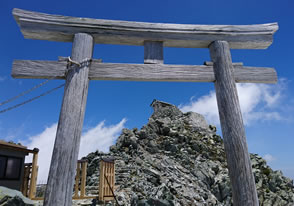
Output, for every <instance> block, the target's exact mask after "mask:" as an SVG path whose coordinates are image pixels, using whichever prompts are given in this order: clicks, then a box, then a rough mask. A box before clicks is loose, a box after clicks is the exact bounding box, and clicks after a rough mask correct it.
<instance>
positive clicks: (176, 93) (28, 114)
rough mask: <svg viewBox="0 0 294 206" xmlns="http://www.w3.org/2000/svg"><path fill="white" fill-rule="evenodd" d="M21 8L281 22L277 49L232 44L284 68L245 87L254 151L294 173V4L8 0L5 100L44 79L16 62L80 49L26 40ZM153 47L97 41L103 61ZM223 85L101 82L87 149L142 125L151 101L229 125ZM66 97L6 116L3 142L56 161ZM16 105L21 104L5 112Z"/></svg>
mask: <svg viewBox="0 0 294 206" xmlns="http://www.w3.org/2000/svg"><path fill="white" fill-rule="evenodd" d="M13 8H21V9H26V10H31V11H38V12H44V13H49V14H60V15H67V16H76V17H89V18H99V19H113V20H128V21H145V22H161V23H179V24H236V25H238V24H240V25H243V24H262V23H271V22H278V24H279V27H280V29H279V30H278V31H277V33H276V34H275V35H274V43H273V44H272V45H271V46H270V47H269V48H268V49H266V50H232V59H233V61H234V62H243V63H244V64H245V65H248V66H260V67H262V66H264V67H274V68H275V69H276V70H277V73H278V77H279V83H278V84H276V85H264V84H241V85H239V84H238V92H239V96H240V101H241V106H242V110H243V114H244V120H245V123H246V133H247V141H248V146H249V151H250V152H252V153H258V154H259V155H261V156H263V157H265V158H266V159H267V160H268V163H269V164H270V165H271V166H272V168H273V169H275V170H277V169H278V170H282V171H283V173H284V174H285V175H286V176H288V177H291V178H292V179H293V178H294V164H293V160H292V159H293V157H294V150H293V145H294V138H293V132H292V130H293V126H294V122H293V121H294V119H293V112H294V106H293V105H294V97H293V92H292V91H293V89H294V84H293V74H294V68H293V63H292V61H293V58H294V54H293V47H294V42H293V40H292V37H293V33H294V22H293V19H294V13H293V8H294V2H293V1H291V0H282V1H274V0H266V1H265V0H260V1H255V0H247V1H233V0H232V1H228V0H227V1H219V0H213V1H211V0H209V1H195V0H191V1H188V0H182V1H172V0H170V1H167V0H166V1H153V0H149V1H119V0H116V1H115V0H107V1H105V0H100V1H97V0H96V1H94V0H93V1H76V0H72V1H66V0H64V1H57V0H51V1H38V0H31V1H22V0H11V1H1V2H0V16H1V18H0V23H1V26H2V29H1V32H0V43H1V49H0V59H1V61H0V68H1V69H0V101H4V100H6V99H7V98H9V97H12V96H14V95H17V94H18V93H20V92H22V91H24V90H26V89H29V88H31V87H33V86H34V85H36V84H38V83H40V82H42V81H43V80H37V79H33V80H30V79H13V78H12V77H11V76H10V73H11V67H12V61H13V59H27V60H33V59H35V60H57V58H58V56H69V55H70V53H71V43H62V42H49V41H40V40H29V39H24V38H23V36H22V34H21V32H20V30H19V28H18V26H17V24H16V22H15V20H14V18H13V16H12V14H11V13H12V9H13ZM143 51H144V49H143V47H138V46H118V45H96V46H95V49H94V58H102V59H103V62H120V63H143V57H144V54H143ZM209 60H210V57H209V52H208V49H184V48H181V49H179V48H164V61H165V63H166V64H195V65H201V64H203V62H204V61H209ZM62 82H63V81H62V80H54V81H51V82H49V83H48V84H47V85H46V86H44V87H42V88H40V89H38V90H36V91H35V92H33V93H32V94H30V95H27V96H25V97H23V98H21V99H19V100H18V101H16V102H14V103H19V102H21V101H24V100H25V99H27V98H31V97H33V96H37V95H38V94H40V93H42V92H44V91H47V90H49V89H50V88H53V87H55V86H57V85H59V84H61V83H62ZM213 91H214V85H213V84H212V83H171V82H169V83H167V82H118V81H117V82H114V81H91V82H90V86H89V95H88V101H87V108H86V115H85V121H84V131H83V139H82V146H81V149H80V151H81V154H80V156H82V155H85V154H87V153H88V152H89V151H92V150H95V149H100V150H103V151H107V148H108V146H109V145H110V144H111V143H112V142H114V141H115V138H116V137H117V135H119V133H120V130H121V129H122V128H123V127H127V128H134V127H137V128H141V127H142V125H143V124H145V123H147V121H148V117H149V116H150V115H151V113H152V109H151V108H150V107H149V105H150V103H151V102H152V100H153V99H159V100H163V101H166V102H170V103H172V104H175V105H177V106H180V107H181V109H182V110H183V111H188V110H193V111H197V112H199V113H202V114H204V115H205V116H206V118H207V120H208V121H209V123H211V124H215V125H217V126H218V128H219V123H218V116H217V110H216V103H215V97H214V93H213ZM62 95H63V89H60V90H58V91H56V92H54V93H52V94H50V95H48V96H45V97H43V98H41V99H39V100H37V101H34V102H32V103H29V104H27V105H24V106H22V107H20V108H17V109H15V110H12V111H9V112H6V113H3V114H0V139H4V140H14V141H21V142H23V143H25V144H26V145H28V146H29V147H39V148H41V151H42V154H41V153H40V159H39V164H40V165H41V166H42V167H45V165H49V163H48V161H49V159H50V158H49V159H48V157H50V156H51V154H50V151H51V147H50V146H49V145H53V141H54V133H55V130H56V129H55V128H56V123H57V121H58V117H59V112H60V107H61V103H62ZM11 105H13V103H12V104H9V105H5V106H1V107H0V109H4V108H6V107H8V106H11ZM90 145H91V146H90ZM44 173H46V172H45V169H44ZM40 178H44V176H42V177H40Z"/></svg>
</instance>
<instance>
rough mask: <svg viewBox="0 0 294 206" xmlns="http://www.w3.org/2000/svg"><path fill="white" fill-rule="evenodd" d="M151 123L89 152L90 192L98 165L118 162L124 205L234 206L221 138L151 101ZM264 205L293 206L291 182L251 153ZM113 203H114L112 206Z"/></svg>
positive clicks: (199, 121) (198, 121)
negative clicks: (101, 149)
mask: <svg viewBox="0 0 294 206" xmlns="http://www.w3.org/2000/svg"><path fill="white" fill-rule="evenodd" d="M151 106H152V107H153V109H154V112H153V114H152V115H151V117H150V118H149V121H148V123H147V124H146V125H145V126H143V127H142V128H141V129H140V130H138V129H136V128H135V129H132V130H129V129H124V130H123V131H122V134H121V135H120V136H119V138H118V139H117V142H116V144H115V145H113V146H111V148H110V152H109V153H107V154H105V153H101V152H99V151H96V152H94V153H90V154H89V155H88V156H87V157H85V159H87V160H88V162H89V167H88V172H87V185H88V186H87V191H88V193H89V194H90V193H91V191H93V190H94V191H97V188H98V187H97V185H98V184H99V161H100V159H101V158H109V157H111V158H115V167H116V174H115V175H116V189H115V195H116V198H117V200H118V202H119V204H120V205H139V206H148V205H159V206H172V205H175V206H178V205H184V206H187V205H197V206H201V205H203V206H204V205H217V206H221V205H222V206H227V205H233V203H232V191H231V186H230V179H229V176H228V169H227V163H226V157H225V151H224V145H223V140H222V138H221V137H220V136H219V135H217V134H216V127H215V126H212V125H208V124H207V123H206V121H205V119H204V117H203V116H202V115H200V114H197V113H193V112H188V113H182V112H181V111H180V110H179V109H178V108H177V107H176V106H174V105H171V104H169V103H165V102H161V101H157V100H155V101H153V102H152V104H151ZM250 157H251V163H252V167H253V172H254V177H255V182H256V187H257V191H258V197H259V202H260V205H261V206H288V205H289V206H292V205H294V186H293V180H291V179H289V178H287V177H284V176H283V174H282V172H281V171H273V170H272V169H271V168H270V167H269V166H268V165H267V164H266V161H265V160H264V159H262V158H261V157H260V156H258V155H257V154H250ZM110 204H114V203H110Z"/></svg>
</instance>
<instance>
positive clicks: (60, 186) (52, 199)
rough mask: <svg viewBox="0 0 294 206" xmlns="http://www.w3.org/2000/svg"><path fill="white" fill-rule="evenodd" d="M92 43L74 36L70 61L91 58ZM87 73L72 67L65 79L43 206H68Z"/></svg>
mask: <svg viewBox="0 0 294 206" xmlns="http://www.w3.org/2000/svg"><path fill="white" fill-rule="evenodd" d="M93 43H94V42H93V37H92V36H91V35H89V34H85V33H78V34H75V35H74V41H73V48H72V56H71V58H72V60H73V61H76V62H82V61H84V60H85V59H86V58H92V53H93ZM88 73H89V66H88V65H81V66H77V65H75V64H73V65H72V66H71V67H70V70H69V71H68V73H67V76H66V85H65V88H64V96H63V102H62V108H61V112H60V117H59V122H58V127H57V133H56V139H55V143H54V149H53V154H52V160H51V165H50V171H49V177H48V183H47V187H46V192H45V200H44V206H53V205H58V206H69V205H71V204H72V192H73V183H74V177H75V170H76V165H77V159H78V152H79V146H80V137H81V131H82V126H83V121H84V113H85V106H86V100H87V95H88V85H89V79H88Z"/></svg>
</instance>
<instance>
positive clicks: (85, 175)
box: [80, 162, 88, 197]
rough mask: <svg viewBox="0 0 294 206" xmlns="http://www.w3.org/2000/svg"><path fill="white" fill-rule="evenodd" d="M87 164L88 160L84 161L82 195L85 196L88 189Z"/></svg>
mask: <svg viewBox="0 0 294 206" xmlns="http://www.w3.org/2000/svg"><path fill="white" fill-rule="evenodd" d="M87 165H88V162H82V178H81V195H80V196H81V197H84V196H85V191H86V177H87Z"/></svg>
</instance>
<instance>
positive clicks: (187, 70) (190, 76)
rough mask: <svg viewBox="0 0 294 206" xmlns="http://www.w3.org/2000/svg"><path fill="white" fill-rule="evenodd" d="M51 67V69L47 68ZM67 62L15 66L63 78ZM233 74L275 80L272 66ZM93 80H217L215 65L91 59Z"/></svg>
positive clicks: (21, 73) (15, 73) (21, 71)
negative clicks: (137, 62) (120, 61)
mask: <svg viewBox="0 0 294 206" xmlns="http://www.w3.org/2000/svg"><path fill="white" fill-rule="evenodd" d="M48 68H50V69H48ZM65 71H66V63H65V62H56V61H31V60H15V61H14V62H13V67H12V77H14V78H41V79H43V78H45V79H47V78H52V77H54V78H55V79H62V78H64V74H65ZM234 77H235V80H236V82H238V83H276V82H277V73H276V71H275V69H273V68H266V67H242V66H241V65H240V63H238V64H236V65H234ZM89 79H90V80H119V81H167V82H214V81H215V76H214V72H213V66H212V65H210V66H206V65H200V66H199V65H168V64H121V63H98V62H92V63H91V67H90V71H89Z"/></svg>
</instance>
